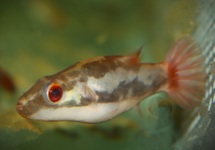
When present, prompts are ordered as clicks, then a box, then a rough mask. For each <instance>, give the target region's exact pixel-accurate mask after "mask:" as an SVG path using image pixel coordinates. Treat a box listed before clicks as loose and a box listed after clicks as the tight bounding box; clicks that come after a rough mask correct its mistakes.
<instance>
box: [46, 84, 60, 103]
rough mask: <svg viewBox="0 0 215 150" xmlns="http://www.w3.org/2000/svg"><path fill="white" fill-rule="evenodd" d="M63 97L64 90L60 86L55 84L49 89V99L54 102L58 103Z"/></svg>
mask: <svg viewBox="0 0 215 150" xmlns="http://www.w3.org/2000/svg"><path fill="white" fill-rule="evenodd" d="M62 95H63V92H62V89H61V87H60V86H59V85H57V84H54V85H52V86H51V88H50V89H49V99H50V101H52V102H58V101H59V100H60V99H61V97H62Z"/></svg>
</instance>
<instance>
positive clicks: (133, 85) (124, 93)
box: [96, 78, 167, 103]
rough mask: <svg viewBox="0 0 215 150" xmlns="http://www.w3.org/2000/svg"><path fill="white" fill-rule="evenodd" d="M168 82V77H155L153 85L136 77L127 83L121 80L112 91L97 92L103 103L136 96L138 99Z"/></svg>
mask: <svg viewBox="0 0 215 150" xmlns="http://www.w3.org/2000/svg"><path fill="white" fill-rule="evenodd" d="M166 82H167V79H166V78H159V79H158V78H157V80H156V79H155V80H154V81H153V83H152V84H151V85H146V84H145V83H144V81H139V80H138V79H137V78H135V79H134V80H133V81H131V82H129V83H126V81H123V82H121V83H120V84H119V86H118V87H116V89H115V90H114V91H113V92H112V93H107V92H98V91H97V92H96V94H97V95H98V96H99V100H98V102H101V103H108V102H117V101H119V100H124V99H131V100H132V99H134V97H136V99H137V100H138V99H140V98H141V97H142V98H143V97H144V96H146V95H151V94H153V93H155V92H156V91H157V90H158V89H159V88H160V87H161V86H162V85H164V84H165V83H166ZM129 90H131V93H132V94H131V95H128V93H129ZM120 98H121V99H120Z"/></svg>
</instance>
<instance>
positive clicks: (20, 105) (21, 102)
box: [16, 98, 28, 118]
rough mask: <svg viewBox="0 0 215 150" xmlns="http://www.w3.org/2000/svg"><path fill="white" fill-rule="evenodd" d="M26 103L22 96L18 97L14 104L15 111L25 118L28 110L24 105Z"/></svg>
mask: <svg viewBox="0 0 215 150" xmlns="http://www.w3.org/2000/svg"><path fill="white" fill-rule="evenodd" d="M26 103H27V100H26V99H24V98H22V99H19V101H18V102H17V104H16V111H17V112H18V113H19V114H20V115H21V116H22V117H24V118H27V116H28V110H27V108H26V106H25V105H26Z"/></svg>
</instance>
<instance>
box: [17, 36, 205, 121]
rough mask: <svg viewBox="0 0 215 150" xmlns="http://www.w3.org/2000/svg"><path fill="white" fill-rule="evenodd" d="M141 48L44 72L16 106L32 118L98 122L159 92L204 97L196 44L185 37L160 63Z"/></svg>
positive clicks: (188, 99)
mask: <svg viewBox="0 0 215 150" xmlns="http://www.w3.org/2000/svg"><path fill="white" fill-rule="evenodd" d="M139 54H140V51H138V52H136V53H134V54H132V55H128V56H101V57H95V58H92V59H89V60H86V61H82V62H79V63H76V64H75V65H73V66H71V67H69V68H67V69H65V70H63V71H61V72H59V73H56V74H54V75H51V76H46V77H43V78H41V79H40V80H38V81H37V83H36V84H35V85H34V86H33V87H32V88H30V89H29V90H28V91H27V92H26V93H25V94H24V95H23V96H21V97H20V99H19V101H18V103H17V111H18V113H19V114H20V115H22V116H23V117H25V118H29V119H36V120H45V121H61V120H69V121H79V122H86V123H98V122H103V121H107V120H110V119H112V118H114V117H116V116H117V115H119V114H121V113H122V112H124V111H127V110H128V109H130V108H132V107H134V106H136V105H137V104H138V103H140V102H141V100H143V99H145V98H146V97H148V96H150V95H153V94H155V93H157V92H166V93H168V94H169V95H170V97H171V98H173V101H174V102H176V103H177V104H178V105H180V106H181V107H183V108H190V107H193V106H196V105H197V104H199V103H200V101H201V98H202V97H203V95H204V84H205V71H204V66H203V58H202V56H201V55H200V52H199V47H198V46H197V44H195V43H194V42H192V40H190V39H189V38H184V39H181V40H179V41H178V42H176V44H175V45H174V46H173V48H172V50H171V52H170V53H169V55H168V56H167V59H166V60H165V61H164V62H162V63H157V64H155V63H154V64H153V63H141V62H140V61H139ZM194 75H195V76H194Z"/></svg>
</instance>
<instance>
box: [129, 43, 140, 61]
mask: <svg viewBox="0 0 215 150" xmlns="http://www.w3.org/2000/svg"><path fill="white" fill-rule="evenodd" d="M142 48H143V46H141V47H140V48H139V49H138V50H137V51H136V52H134V53H132V54H130V55H129V56H130V57H131V62H133V63H139V62H140V53H141V50H142Z"/></svg>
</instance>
